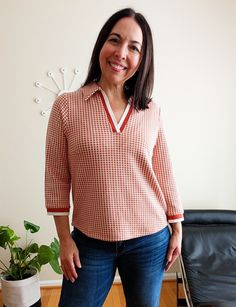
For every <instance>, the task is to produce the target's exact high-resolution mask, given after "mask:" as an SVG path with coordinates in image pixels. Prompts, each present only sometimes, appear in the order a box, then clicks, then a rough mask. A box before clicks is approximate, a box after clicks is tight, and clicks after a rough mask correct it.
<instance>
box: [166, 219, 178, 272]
mask: <svg viewBox="0 0 236 307" xmlns="http://www.w3.org/2000/svg"><path fill="white" fill-rule="evenodd" d="M170 226H171V229H172V234H171V238H170V243H169V248H168V252H167V264H166V267H165V272H166V271H168V270H169V268H170V267H171V266H172V264H173V263H174V262H175V260H176V259H177V258H178V256H179V255H180V253H181V242H182V225H181V222H177V223H171V224H170Z"/></svg>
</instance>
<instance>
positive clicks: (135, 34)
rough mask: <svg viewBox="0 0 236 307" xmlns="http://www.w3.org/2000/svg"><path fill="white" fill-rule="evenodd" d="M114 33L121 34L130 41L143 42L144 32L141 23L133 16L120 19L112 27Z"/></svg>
mask: <svg viewBox="0 0 236 307" xmlns="http://www.w3.org/2000/svg"><path fill="white" fill-rule="evenodd" d="M112 33H116V34H119V35H120V36H121V37H122V38H125V39H128V40H129V41H137V42H139V43H140V44H142V41H143V33H142V29H141V28H140V26H139V24H138V23H137V22H136V21H135V20H134V19H133V18H131V17H124V18H122V19H120V20H119V21H118V22H117V23H116V24H115V25H114V27H113V28H112V30H111V32H110V35H111V34H112Z"/></svg>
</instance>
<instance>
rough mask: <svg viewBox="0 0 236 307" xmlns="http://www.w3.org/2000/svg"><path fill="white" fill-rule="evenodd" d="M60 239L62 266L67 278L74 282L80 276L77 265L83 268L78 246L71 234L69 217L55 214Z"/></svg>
mask: <svg viewBox="0 0 236 307" xmlns="http://www.w3.org/2000/svg"><path fill="white" fill-rule="evenodd" d="M54 221H55V224H56V229H57V234H58V237H59V240H60V260H61V268H62V271H63V273H64V275H65V278H66V279H67V280H70V281H71V282H74V281H75V279H76V278H77V277H78V275H77V273H76V269H75V267H76V266H77V267H78V268H81V263H80V259H79V251H78V248H77V246H76V244H75V242H74V240H73V239H72V237H71V235H70V225H69V217H68V216H66V215H63V216H54Z"/></svg>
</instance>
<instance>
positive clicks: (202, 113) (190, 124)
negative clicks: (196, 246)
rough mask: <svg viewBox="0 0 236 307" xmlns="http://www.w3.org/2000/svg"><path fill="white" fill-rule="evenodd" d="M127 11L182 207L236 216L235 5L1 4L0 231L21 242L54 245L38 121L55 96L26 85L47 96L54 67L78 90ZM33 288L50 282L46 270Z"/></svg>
mask: <svg viewBox="0 0 236 307" xmlns="http://www.w3.org/2000/svg"><path fill="white" fill-rule="evenodd" d="M98 3H99V4H98ZM126 6H132V7H134V8H135V9H136V10H137V11H141V12H142V13H143V14H144V15H145V16H146V18H147V19H148V21H149V23H150V25H151V27H152V30H153V35H154V44H155V64H156V82H155V90H154V93H153V96H154V99H155V100H156V101H157V102H158V103H159V104H160V105H161V107H162V110H163V114H164V121H165V128H166V133H167V137H168V141H169V147H170V151H171V156H172V159H173V164H174V168H175V171H176V176H177V179H178V186H179V190H180V193H181V197H182V200H183V204H184V207H185V208H226V209H236V189H235V174H236V163H235V156H236V138H235V131H236V123H235V119H236V103H235V102H236V101H235V100H236V74H235V72H236V1H235V0H146V1H137V0H136V1H134V0H133V1H131V0H130V1H123V0H121V1H119V2H118V1H116V2H114V1H108V0H104V1H95V0H92V1H80V0H70V1H66V0H41V1H34V0H22V1H18V0H9V1H3V0H0V37H1V41H0V42H1V49H0V50H1V51H0V69H1V74H0V86H1V99H0V104H1V109H0V112H1V120H0V141H1V149H0V155H1V160H0V180H1V181H0V206H1V213H0V224H10V225H11V226H12V227H14V228H15V229H16V230H17V231H18V233H19V234H20V235H23V220H24V219H28V220H31V221H32V222H35V223H38V224H39V225H40V226H41V227H42V229H41V233H40V234H38V235H37V239H38V240H39V241H40V242H41V243H49V242H50V240H51V239H52V238H53V236H54V235H55V228H54V224H53V220H52V218H51V217H48V216H47V215H46V211H45V209H44V195H43V181H44V142H45V132H46V127H47V118H43V117H42V116H41V115H40V111H41V110H42V109H45V108H47V107H48V106H49V105H50V103H51V101H52V100H53V99H54V95H53V94H51V93H50V92H47V91H45V90H42V89H38V88H36V87H35V86H34V82H35V81H40V82H42V83H43V84H45V85H47V86H50V87H53V83H52V82H51V80H50V79H49V78H48V77H47V76H46V73H47V71H48V70H52V71H53V72H54V73H55V75H56V76H59V72H58V69H59V68H60V67H67V68H68V70H69V71H71V70H72V69H73V68H75V67H78V68H79V70H80V74H79V80H78V81H77V83H75V87H74V88H77V87H78V86H79V85H80V83H81V82H82V81H83V80H84V78H85V75H86V72H87V67H88V62H89V59H90V55H91V51H92V48H93V45H94V42H95V39H96V37H97V34H98V31H99V30H100V28H101V26H102V25H103V23H104V22H105V21H106V19H107V18H108V17H109V16H110V15H111V14H112V13H113V12H115V11H116V10H118V9H120V8H124V7H126ZM70 76H71V75H70ZM37 96H40V97H41V98H42V103H41V104H40V105H37V104H35V103H34V102H33V99H34V98H35V97H37ZM1 253H2V251H1ZM41 279H42V280H46V279H58V275H56V274H54V273H52V271H51V269H50V268H49V267H47V268H46V267H45V268H43V271H42V273H41Z"/></svg>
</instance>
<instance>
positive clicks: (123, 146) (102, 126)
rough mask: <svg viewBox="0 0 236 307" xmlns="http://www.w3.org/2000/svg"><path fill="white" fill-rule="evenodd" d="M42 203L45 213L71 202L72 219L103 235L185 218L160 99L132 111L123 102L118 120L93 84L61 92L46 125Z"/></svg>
mask: <svg viewBox="0 0 236 307" xmlns="http://www.w3.org/2000/svg"><path fill="white" fill-rule="evenodd" d="M70 191H72V201H70V199H71V198H70ZM45 204H46V209H47V212H48V214H50V215H68V214H69V212H70V209H71V207H72V208H73V210H72V211H73V215H72V225H73V226H74V227H76V228H78V229H79V230H81V231H82V232H83V233H84V234H86V235H87V236H89V237H92V238H97V239H100V240H106V241H120V240H128V239H131V238H135V237H140V236H144V235H148V234H152V233H154V232H157V231H159V230H161V229H162V228H164V227H165V226H166V225H167V224H168V223H173V222H178V221H182V220H183V208H182V205H181V201H180V198H179V195H178V192H177V189H176V183H175V179H174V175H173V171H172V165H171V161H170V158H169V154H168V148H167V144H166V140H165V136H164V131H163V127H162V121H161V118H160V108H159V107H158V105H157V104H155V103H154V102H153V101H151V102H150V103H149V109H146V110H141V111H136V110H135V109H134V108H133V107H132V106H131V104H130V103H128V104H127V107H126V109H125V111H124V113H123V115H122V117H121V119H120V121H119V123H117V121H116V119H115V116H114V114H113V112H112V109H111V106H110V104H109V101H108V98H107V96H106V95H105V93H104V92H103V91H102V89H101V88H100V87H99V85H98V84H96V83H91V84H89V85H86V86H84V87H82V88H80V90H79V91H76V92H72V93H66V94H62V95H61V96H59V97H58V98H57V99H56V101H55V102H54V104H53V107H52V111H51V115H50V119H49V123H48V130H47V138H46V169H45Z"/></svg>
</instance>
